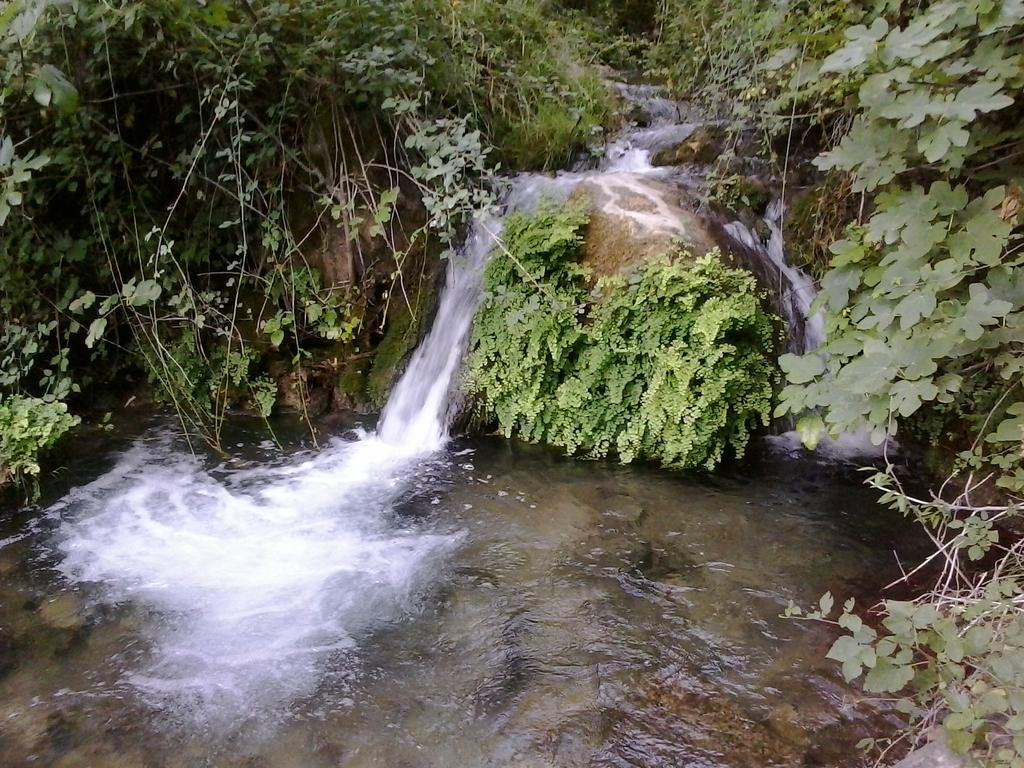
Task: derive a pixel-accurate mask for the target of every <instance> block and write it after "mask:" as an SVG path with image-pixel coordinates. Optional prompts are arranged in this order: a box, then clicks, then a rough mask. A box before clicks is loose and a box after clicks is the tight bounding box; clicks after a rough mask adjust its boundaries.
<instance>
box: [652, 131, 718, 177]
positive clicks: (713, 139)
mask: <svg viewBox="0 0 1024 768" xmlns="http://www.w3.org/2000/svg"><path fill="white" fill-rule="evenodd" d="M721 153H722V131H721V130H720V129H718V128H715V127H714V126H701V127H700V128H698V129H697V130H696V131H694V132H693V133H692V134H691V135H690V137H689V138H688V139H686V140H685V141H683V142H680V143H679V144H676V145H675V146H672V147H666V148H665V149H662V150H659V151H657V152H655V153H654V156H653V157H652V158H651V163H652V164H654V165H655V166H659V167H660V166H666V165H685V164H687V163H705V164H706V163H713V162H714V161H715V160H716V159H717V158H718V156H719V155H720V154H721Z"/></svg>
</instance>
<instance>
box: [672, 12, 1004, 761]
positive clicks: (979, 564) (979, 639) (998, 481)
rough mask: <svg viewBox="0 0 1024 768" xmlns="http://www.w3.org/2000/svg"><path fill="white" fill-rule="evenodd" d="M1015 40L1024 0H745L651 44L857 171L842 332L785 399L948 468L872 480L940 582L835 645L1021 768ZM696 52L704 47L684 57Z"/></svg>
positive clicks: (842, 241) (922, 723)
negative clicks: (940, 459) (914, 446)
mask: <svg viewBox="0 0 1024 768" xmlns="http://www.w3.org/2000/svg"><path fill="white" fill-rule="evenodd" d="M669 5H673V4H671V3H670V4H669ZM698 6H699V4H698ZM708 7H709V8H710V6H708ZM723 25H724V26H723ZM725 27H728V29H729V30H730V31H729V32H728V33H727V32H726V29H725ZM1022 35H1024V6H1021V4H1020V3H1018V2H988V1H987V0H986V1H985V2H933V3H924V4H914V5H910V4H903V3H889V4H886V5H884V6H879V7H873V6H871V5H855V4H845V3H843V4H840V3H831V2H815V3H807V4H804V3H794V4H779V5H775V4H763V5H759V6H757V10H756V12H753V13H748V11H747V7H746V6H743V7H742V8H741V7H740V5H739V4H735V5H731V6H730V7H729V9H727V10H726V11H725V13H723V14H721V20H720V21H713V22H711V23H710V24H704V23H695V22H693V21H692V20H690V19H687V18H682V17H676V18H675V20H674V22H672V23H670V24H669V27H668V33H667V36H668V39H667V40H666V41H665V42H663V43H662V44H659V45H656V46H655V48H654V53H653V54H652V55H653V60H654V61H655V62H656V63H659V62H660V66H661V71H662V72H664V73H666V74H667V75H668V76H669V77H671V78H673V82H674V84H675V85H676V86H677V87H681V88H686V89H691V90H693V91H694V92H695V93H706V94H708V95H709V96H712V95H714V96H716V97H718V98H719V99H721V97H722V96H723V95H724V96H725V97H726V98H730V99H736V100H738V101H739V102H741V103H742V104H743V106H742V107H741V108H740V109H739V115H740V116H741V117H744V118H745V119H747V120H749V121H750V124H751V125H755V126H758V127H760V128H763V129H764V131H765V133H766V135H767V137H768V138H769V139H770V141H769V145H770V146H772V147H774V148H775V149H779V147H780V146H785V148H786V150H787V155H786V157H784V158H783V163H785V162H788V161H789V157H788V151H789V150H791V149H794V147H793V146H792V145H791V141H792V139H793V136H794V135H795V136H797V137H798V138H799V140H800V142H801V143H803V144H804V146H805V147H806V145H807V140H808V139H811V140H812V141H814V142H815V143H816V145H817V146H818V147H819V148H820V149H821V150H823V151H822V152H821V154H820V155H819V157H818V158H817V159H816V160H815V165H816V166H817V167H818V169H820V170H821V171H824V172H827V173H828V174H830V177H831V179H833V180H834V179H836V177H843V178H845V181H839V182H836V181H830V182H829V184H830V186H831V187H833V188H834V189H836V190H839V193H840V194H842V195H843V196H844V197H843V198H840V199H837V200H836V201H835V203H834V204H833V205H832V206H831V207H832V208H833V209H838V210H844V209H845V210H846V211H847V212H848V215H849V218H848V223H849V227H848V228H847V229H846V231H845V232H843V233H841V234H838V233H837V230H836V228H835V227H833V237H832V238H830V239H831V240H833V242H831V244H830V252H831V253H830V255H831V262H830V264H829V265H828V266H827V267H824V268H820V270H821V272H823V273H824V274H823V276H822V288H823V291H822V294H821V297H820V299H819V302H818V308H819V309H820V310H821V311H822V312H824V313H825V317H826V325H827V341H826V343H825V345H824V346H823V347H822V348H821V349H820V350H819V351H818V352H817V353H815V354H811V355H806V356H802V357H796V356H792V355H787V356H784V357H783V358H782V361H781V362H782V365H783V368H784V369H785V370H786V372H787V374H788V379H789V386H788V387H787V388H786V389H785V391H784V392H783V399H782V405H781V406H780V409H779V412H780V413H781V414H785V413H793V414H798V415H799V414H805V413H812V414H814V415H812V416H808V417H805V418H803V419H802V420H801V422H800V428H801V430H802V431H803V433H804V436H805V439H806V440H807V441H808V442H809V443H811V444H813V443H814V442H815V441H816V440H818V439H819V437H820V436H821V435H822V434H823V433H825V432H828V433H831V434H833V435H835V434H839V433H841V432H846V431H851V430H856V429H864V430H867V431H868V432H870V433H871V434H872V436H873V437H874V439H875V440H876V441H878V442H881V441H882V440H883V439H885V438H887V437H890V436H893V435H896V434H899V435H900V436H901V437H904V436H905V435H908V434H910V435H916V436H919V437H920V436H924V437H926V438H928V439H930V440H933V441H935V442H936V443H937V444H939V445H942V446H943V447H944V449H945V451H946V457H947V470H948V471H949V472H950V478H949V479H948V480H947V481H946V482H945V483H943V484H942V486H941V487H940V488H938V489H937V490H936V491H935V492H934V494H932V495H930V496H929V495H924V496H919V495H913V494H910V493H908V492H907V491H906V490H905V489H904V488H903V486H902V485H901V482H900V479H899V477H898V474H897V472H896V471H895V470H894V468H893V467H891V466H887V467H886V469H885V470H884V471H882V472H879V473H877V474H875V475H874V476H873V477H872V479H871V482H872V483H873V484H874V485H876V486H877V487H879V488H880V489H881V490H882V491H883V492H884V497H883V498H884V500H885V501H887V502H888V503H890V504H892V505H893V506H894V507H895V508H897V509H900V510H902V511H903V512H905V513H907V514H913V515H915V516H916V517H917V518H919V519H920V520H921V521H922V522H923V523H925V524H926V526H927V527H928V528H929V531H930V533H931V535H932V536H933V537H934V539H935V542H936V546H937V552H936V554H935V556H933V557H932V558H930V560H929V566H930V567H931V566H935V567H936V568H935V570H936V571H937V572H938V574H939V575H938V578H937V581H936V587H935V590H934V591H932V592H930V593H929V594H926V595H923V596H922V597H921V598H919V599H918V600H917V601H915V602H913V603H902V602H899V601H886V602H885V603H884V604H883V606H881V613H882V616H883V618H882V622H881V626H880V627H878V628H877V629H875V628H872V627H871V626H869V625H868V624H866V623H865V622H864V621H862V620H861V618H859V617H857V616H856V615H854V614H853V613H851V611H852V608H853V606H852V605H851V604H847V606H846V610H845V611H843V612H842V613H841V615H840V616H839V618H838V622H839V624H840V625H841V626H842V627H843V628H844V629H846V630H848V632H849V636H848V637H844V638H842V639H841V640H840V641H839V642H837V643H836V645H835V646H834V647H833V649H832V651H831V653H830V657H831V658H834V659H836V660H837V661H839V662H841V663H842V664H843V670H844V673H845V674H846V675H847V677H848V678H850V679H853V678H856V677H859V676H860V675H862V674H863V675H864V676H865V677H864V682H865V687H866V689H867V690H868V691H870V692H873V693H878V694H895V693H902V696H903V698H901V699H900V707H901V708H902V709H903V710H904V711H905V712H906V713H907V714H908V716H909V717H910V720H911V722H912V723H914V724H915V725H916V726H917V727H918V728H917V729H916V730H915V731H914V733H915V734H919V733H922V732H924V731H926V730H927V729H928V727H930V726H934V725H938V726H940V727H941V728H942V730H943V731H944V732H945V735H946V738H947V741H948V742H949V743H950V745H951V746H953V747H954V748H955V749H956V750H958V751H960V752H967V751H969V750H974V753H975V755H976V756H977V757H978V758H979V759H982V760H983V761H985V762H986V763H987V764H992V765H1007V766H1020V765H1024V671H1022V669H1021V667H1020V648H1021V646H1022V645H1024V620H1022V614H1021V611H1020V608H1019V602H1020V600H1021V599H1022V598H1021V595H1022V592H1021V588H1022V586H1024V585H1022V584H1021V582H1020V577H1021V574H1022V572H1024V568H1022V566H1024V562H1022V561H1021V559H1020V547H1019V545H1018V543H1017V542H1018V538H1019V537H1018V535H1017V534H1014V533H1010V532H1009V531H1008V530H1006V529H1004V524H1005V523H1006V522H1008V521H1012V520H1013V519H1015V518H1019V517H1020V512H1021V511H1022V509H1024V508H1022V506H1021V502H1020V498H1019V496H1020V494H1021V492H1022V491H1024V469H1022V462H1021V455H1022V438H1024V393H1022V392H1021V389H1020V381H1021V379H1020V372H1021V370H1022V367H1021V360H1022V358H1021V349H1022V342H1024V327H1022V324H1021V322H1022V321H1021V318H1022V317H1024V314H1022V313H1024V293H1022V288H1021V286H1022V282H1021V280H1022V277H1024V274H1022V273H1021V272H1020V265H1021V261H1020V259H1021V250H1020V249H1021V244H1022V242H1024V238H1022V232H1021V224H1022V217H1021V192H1020V187H1019V179H1020V177H1021V165H1020V163H1019V158H1020V156H1021V152H1022V147H1024V133H1022V129H1021V119H1020V118H1021V115H1022V114H1024V110H1022V105H1021V95H1022V89H1024V60H1022V57H1021V53H1020V51H1021V40H1022ZM684 44H685V48H684ZM683 49H685V50H695V51H698V52H699V53H698V54H696V55H684V56H682V57H681V58H680V59H679V60H674V59H672V58H671V52H672V51H678V50H683ZM780 140H782V141H780ZM851 197H852V199H853V200H854V201H855V204H854V205H852V206H851V205H850V204H849V203H848V202H847V200H848V199H849V198H851ZM821 209H822V207H821V206H820V205H819V206H818V210H821ZM840 223H841V222H840ZM815 231H816V233H820V232H821V230H820V228H817V227H816V229H815ZM920 572H921V573H928V572H930V568H926V569H924V570H922V571H920ZM832 607H833V603H832V599H831V597H830V596H826V598H824V599H823V602H822V606H820V610H819V611H817V612H815V614H814V615H815V616H816V617H818V618H822V617H825V616H827V615H828V614H829V613H830V611H831V609H832Z"/></svg>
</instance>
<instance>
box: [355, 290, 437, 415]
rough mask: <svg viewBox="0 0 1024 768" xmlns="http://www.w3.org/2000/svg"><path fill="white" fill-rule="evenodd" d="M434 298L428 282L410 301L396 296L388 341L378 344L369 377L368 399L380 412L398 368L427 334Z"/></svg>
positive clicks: (388, 315) (412, 293) (392, 306)
mask: <svg viewBox="0 0 1024 768" xmlns="http://www.w3.org/2000/svg"><path fill="white" fill-rule="evenodd" d="M431 299H432V291H431V290H430V287H429V286H428V285H427V281H423V282H421V283H420V285H419V286H418V287H417V289H416V290H415V291H413V292H411V293H410V295H409V296H408V301H406V297H404V296H397V295H396V296H393V297H392V300H391V304H390V306H389V308H388V314H387V324H386V330H385V332H384V338H383V339H381V342H380V344H378V345H377V352H376V354H375V355H374V357H373V365H372V366H371V368H370V373H369V375H368V376H367V377H366V397H367V400H368V401H369V403H370V405H371V406H372V407H373V408H375V409H377V410H380V409H381V408H383V407H384V404H385V403H386V402H387V399H388V392H390V391H391V385H392V384H394V382H395V378H396V375H397V373H398V367H399V366H400V365H401V364H402V363H403V362H404V361H405V359H406V358H407V357H408V356H409V354H410V353H411V352H412V351H413V349H414V348H415V347H416V342H417V341H419V338H420V336H421V334H422V332H423V329H424V326H425V321H426V314H427V309H428V308H429V306H430V300H431Z"/></svg>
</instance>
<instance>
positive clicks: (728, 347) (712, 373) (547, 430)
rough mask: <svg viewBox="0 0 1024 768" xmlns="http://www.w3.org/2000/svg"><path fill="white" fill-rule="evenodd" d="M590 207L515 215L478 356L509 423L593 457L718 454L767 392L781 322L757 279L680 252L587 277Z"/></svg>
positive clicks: (754, 421)
mask: <svg viewBox="0 0 1024 768" xmlns="http://www.w3.org/2000/svg"><path fill="white" fill-rule="evenodd" d="M586 221H587V214H586V212H585V211H584V210H583V209H580V208H576V207H569V208H567V209H564V210H559V209H556V208H553V207H542V208H541V210H540V211H538V212H537V213H536V214H535V215H533V216H529V217H528V216H524V215H520V214H517V215H513V216H511V217H510V218H509V220H508V222H507V223H506V227H505V231H504V235H503V243H502V246H501V248H500V250H499V251H498V252H497V253H495V255H494V257H493V259H492V261H491V263H490V265H489V266H488V270H487V275H486V291H487V295H486V298H485V300H484V303H483V306H482V308H481V309H480V312H479V314H478V316H477V320H476V324H475V330H474V337H473V345H472V350H471V356H470V364H469V369H470V370H469V381H470V387H471V389H472V390H473V391H474V392H475V393H476V394H477V395H478V396H479V398H480V401H481V403H482V409H483V412H484V417H485V418H486V419H488V420H491V419H493V420H494V421H496V422H497V424H498V426H499V427H500V429H501V430H502V432H504V433H505V434H506V435H509V436H510V435H512V434H518V435H520V436H522V437H524V438H525V439H527V440H531V441H538V442H546V443H549V444H552V445H557V446H561V447H562V448H565V449H566V450H567V451H568V452H570V453H574V454H576V453H579V454H583V455H586V456H591V457H600V456H606V455H609V454H614V455H616V456H618V457H619V458H620V459H621V460H622V461H624V462H629V461H633V460H635V459H651V460H655V461H658V462H660V463H661V464H663V465H665V466H668V467H705V468H709V469H710V468H714V467H715V466H717V464H718V463H719V462H720V461H721V459H722V457H723V454H724V453H725V451H727V450H729V451H731V453H732V454H733V455H737V456H739V455H742V454H743V450H744V448H745V446H746V444H747V439H748V435H749V433H750V430H751V429H753V428H756V427H757V426H758V425H763V424H767V420H768V416H769V413H770V409H771V405H772V379H773V371H774V366H773V364H772V363H771V360H770V353H771V350H772V349H773V346H774V345H773V326H772V323H771V321H770V319H769V317H768V316H767V315H766V314H765V313H764V312H763V311H762V309H761V306H760V303H759V298H758V295H757V291H756V289H755V285H754V282H753V279H752V278H751V277H750V276H749V275H747V274H746V273H743V272H740V271H737V270H733V269H728V268H726V267H724V266H722V264H721V262H720V261H719V260H718V258H717V256H716V255H714V254H712V255H709V256H707V257H704V258H702V259H698V260H693V259H692V257H690V256H688V255H687V254H685V253H676V254H673V255H672V256H671V258H666V259H665V260H664V261H660V262H654V263H649V264H646V265H644V266H643V267H641V268H640V269H639V271H638V272H637V273H636V274H634V275H632V276H630V277H628V278H625V277H617V278H606V279H603V280H601V281H600V282H598V284H597V285H596V286H595V287H594V288H593V290H589V291H588V281H587V270H586V268H585V267H584V266H583V265H581V264H580V263H579V257H580V245H581V242H582V231H583V228H584V225H585V224H586Z"/></svg>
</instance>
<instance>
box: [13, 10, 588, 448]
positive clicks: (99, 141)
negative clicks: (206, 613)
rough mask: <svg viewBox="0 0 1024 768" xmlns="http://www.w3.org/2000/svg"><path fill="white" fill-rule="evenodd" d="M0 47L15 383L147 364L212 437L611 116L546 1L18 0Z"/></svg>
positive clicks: (64, 387)
mask: <svg viewBox="0 0 1024 768" xmlns="http://www.w3.org/2000/svg"><path fill="white" fill-rule="evenodd" d="M0 62H2V63H0V237H2V240H3V244H4V247H3V248H0V272H2V274H3V275H4V280H3V281H2V283H0V314H2V317H3V322H2V323H0V398H7V397H12V396H16V395H18V396H20V395H24V396H28V397H38V398H40V399H42V400H44V401H46V402H54V401H68V400H69V399H70V402H71V403H72V406H75V405H76V404H77V403H80V402H82V400H81V398H77V397H76V395H77V393H78V392H80V391H81V390H83V389H85V390H88V389H90V388H97V387H100V386H109V385H110V384H111V383H112V382H117V383H119V384H120V385H121V386H123V382H124V381H125V380H126V378H128V377H129V376H130V375H131V373H132V371H133V370H136V369H141V372H142V374H143V375H142V376H141V377H136V378H142V379H148V380H149V381H150V382H151V383H152V385H153V386H152V389H153V392H154V394H155V395H156V396H157V397H158V398H160V399H163V400H165V401H167V402H169V403H171V404H173V405H174V407H175V409H176V410H177V412H178V413H179V414H180V415H181V416H182V418H183V422H184V424H185V426H186V427H188V429H189V430H190V431H195V432H198V433H200V434H202V435H203V436H204V437H205V438H206V439H208V440H210V441H211V442H214V443H216V442H217V441H218V439H219V438H218V435H219V431H220V424H221V421H222V419H223V417H224V414H225V413H226V411H227V409H228V408H229V407H232V406H246V407H248V408H249V409H250V410H252V411H255V412H258V413H263V414H265V413H267V412H268V411H269V410H270V408H271V407H272V406H273V401H274V399H275V397H276V389H277V388H278V382H277V381H275V380H274V379H275V377H274V376H272V375H271V374H272V373H273V372H274V371H277V370H279V369H280V368H281V367H282V365H283V367H285V368H289V367H290V368H295V367H301V366H302V365H303V364H304V362H305V361H306V360H308V359H311V356H313V355H316V354H320V353H319V352H318V350H323V351H325V352H329V353H330V354H332V355H333V356H334V358H335V359H344V358H345V357H347V356H350V355H352V354H365V353H366V352H367V351H368V350H369V349H372V347H373V346H374V345H375V344H376V342H377V340H378V338H379V336H380V333H381V326H382V325H383V324H384V323H386V322H387V320H386V318H387V316H388V314H389V309H388V308H389V307H392V306H395V305H397V304H398V303H400V302H403V301H406V296H407V293H408V291H407V290H406V288H407V286H408V285H413V284H416V283H418V282H419V281H420V278H419V275H420V274H421V273H429V272H431V270H433V269H434V267H433V266H432V264H433V263H434V262H436V260H437V257H438V255H439V254H441V253H442V252H443V250H444V249H445V248H446V247H447V244H448V242H450V241H451V239H452V238H453V237H455V236H457V234H458V232H459V229H460V224H461V222H462V220H463V219H464V218H465V216H466V215H467V214H468V213H469V212H470V211H472V210H474V209H476V208H478V207H480V206H483V205H486V204H487V203H488V201H489V199H490V196H491V192H490V189H489V177H490V174H491V173H492V172H493V170H494V169H495V168H496V167H498V166H499V165H500V163H501V162H502V161H505V162H506V163H510V164H512V165H515V166H517V167H528V166H529V167H534V166H554V165H561V164H562V163H564V162H565V161H566V159H567V158H568V157H569V156H570V155H571V153H573V152H574V151H576V150H577V149H580V148H582V147H584V146H585V145H586V144H587V142H589V141H591V140H592V139H593V137H594V135H595V132H599V131H600V129H601V125H602V122H603V121H604V120H605V119H606V118H607V116H608V97H607V94H606V92H605V90H604V89H603V88H602V87H600V83H599V81H598V80H597V78H596V77H595V75H594V74H593V73H592V72H591V70H590V69H588V67H587V66H586V64H587V62H586V61H585V60H583V58H582V48H581V44H580V38H579V36H578V35H577V34H576V33H575V32H574V30H573V28H572V27H571V26H569V25H568V24H566V23H564V22H563V21H561V20H560V19H559V18H557V17H555V16H553V15H552V14H551V13H549V12H548V10H547V9H546V7H545V5H544V4H543V3H541V2H539V1H538V0H506V1H504V2H499V3H494V2H483V1H481V0H471V1H468V2H465V1H463V2H455V1H454V0H452V1H449V0H341V1H340V2H339V0H309V1H304V2H301V3H298V2H295V3H280V2H263V1H262V0H261V1H259V2H257V1H255V0H253V1H252V2H239V3H233V2H223V1H222V0H211V1H210V2H202V3H197V2H192V1H191V0H146V2H137V1H134V0H115V2H93V1H91V0H90V1H83V2H76V3H64V2H55V1H51V0H13V1H12V2H4V3H2V4H0ZM495 146H498V147H500V151H496V150H494V147H495ZM126 353H127V354H126ZM321 356H322V355H321ZM275 366H276V367H275ZM300 395H301V393H300ZM300 399H301V398H300Z"/></svg>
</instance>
